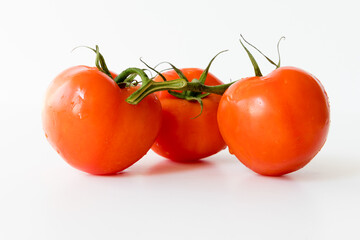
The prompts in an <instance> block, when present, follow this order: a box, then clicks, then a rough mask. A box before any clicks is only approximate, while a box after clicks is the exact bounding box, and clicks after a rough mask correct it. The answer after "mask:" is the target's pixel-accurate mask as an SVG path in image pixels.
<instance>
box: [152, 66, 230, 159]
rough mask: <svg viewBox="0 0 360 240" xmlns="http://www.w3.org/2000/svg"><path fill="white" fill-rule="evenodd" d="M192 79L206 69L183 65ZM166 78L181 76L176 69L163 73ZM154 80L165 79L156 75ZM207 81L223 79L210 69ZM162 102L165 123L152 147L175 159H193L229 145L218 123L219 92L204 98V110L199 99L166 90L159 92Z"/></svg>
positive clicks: (161, 154) (207, 82) (157, 151)
mask: <svg viewBox="0 0 360 240" xmlns="http://www.w3.org/2000/svg"><path fill="white" fill-rule="evenodd" d="M181 71H182V73H183V74H184V75H185V77H186V78H187V79H188V80H189V81H192V80H193V79H199V78H200V76H201V74H202V73H203V71H204V70H202V69H199V68H184V69H181ZM162 74H163V75H164V77H165V78H166V79H167V81H171V80H174V79H178V78H179V76H178V75H177V73H176V72H175V71H174V70H171V71H167V72H164V73H162ZM154 81H159V82H160V81H163V80H162V78H161V77H159V76H157V77H156V78H155V79H154ZM205 84H206V85H211V86H213V85H220V84H222V82H221V81H220V80H219V79H218V78H216V77H215V76H214V75H212V74H211V73H209V74H208V75H207V78H206V80H205ZM156 94H157V96H158V97H159V100H160V102H161V105H162V125H161V127H160V131H159V134H158V136H157V138H156V140H155V143H154V144H153V146H152V150H153V151H154V152H155V153H157V154H159V155H160V156H162V157H165V158H168V159H170V160H173V161H176V162H194V161H198V160H199V159H202V158H206V157H209V156H211V155H213V154H215V153H217V152H219V151H220V150H222V149H224V148H225V147H226V145H225V142H224V140H223V139H222V136H221V134H220V131H219V129H218V123H217V108H218V105H219V102H220V98H221V96H220V95H216V94H210V95H209V96H207V97H205V98H203V99H202V101H203V111H202V113H201V114H200V115H199V113H200V111H201V106H200V104H199V103H198V102H197V101H187V100H185V99H179V98H176V97H174V96H172V95H170V94H169V93H168V92H167V91H162V92H156Z"/></svg>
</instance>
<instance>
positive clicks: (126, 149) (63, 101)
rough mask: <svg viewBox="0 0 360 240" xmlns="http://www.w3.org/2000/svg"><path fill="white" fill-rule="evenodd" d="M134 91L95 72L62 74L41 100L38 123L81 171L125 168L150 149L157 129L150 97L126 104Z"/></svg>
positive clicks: (157, 112)
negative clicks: (40, 120) (41, 123)
mask: <svg viewBox="0 0 360 240" xmlns="http://www.w3.org/2000/svg"><path fill="white" fill-rule="evenodd" d="M135 90H136V89H135V88H123V89H121V88H119V87H118V86H117V84H116V83H115V82H114V80H112V79H111V78H109V77H108V76H106V75H105V74H104V73H102V72H100V71H98V70H97V69H96V68H92V67H86V66H76V67H72V68H69V69H67V70H65V71H64V72H62V73H61V74H60V75H58V76H57V77H56V78H55V79H54V80H53V82H52V83H51V85H50V86H49V88H48V90H47V93H46V97H45V102H44V107H43V112H42V122H43V128H44V131H45V135H46V137H47V139H48V141H49V142H50V144H51V145H52V146H53V147H54V149H55V150H56V151H57V152H58V153H59V154H60V156H61V157H62V158H63V159H65V161H67V162H68V163H69V164H70V165H72V166H73V167H75V168H77V169H79V170H81V171H84V172H87V173H91V174H99V175H102V174H114V173H117V172H120V171H122V170H124V169H126V168H127V167H129V166H131V165H132V164H134V163H135V162H136V161H138V160H139V159H140V158H141V157H142V156H143V155H144V154H146V152H147V151H148V150H149V149H150V147H151V145H152V144H153V142H154V140H155V138H156V136H157V133H158V131H159V129H160V124H161V105H160V102H159V100H158V99H157V97H156V96H155V95H154V94H152V95H149V96H148V97H146V98H145V99H144V100H143V101H142V102H140V103H139V104H138V105H130V104H128V103H126V102H125V99H126V98H127V97H128V96H129V95H130V94H131V93H132V92H134V91H135Z"/></svg>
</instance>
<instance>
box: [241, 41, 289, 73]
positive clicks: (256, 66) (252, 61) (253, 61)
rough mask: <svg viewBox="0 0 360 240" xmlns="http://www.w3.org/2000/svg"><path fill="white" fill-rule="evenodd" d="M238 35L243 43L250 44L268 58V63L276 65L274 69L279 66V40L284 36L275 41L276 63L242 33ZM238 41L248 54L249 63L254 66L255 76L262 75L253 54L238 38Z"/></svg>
mask: <svg viewBox="0 0 360 240" xmlns="http://www.w3.org/2000/svg"><path fill="white" fill-rule="evenodd" d="M240 37H241V38H242V39H243V41H244V42H245V43H247V44H248V45H250V46H251V47H253V48H254V49H255V50H256V51H258V52H259V53H260V54H261V55H262V56H263V57H265V58H266V60H268V62H269V63H270V64H272V65H274V66H275V67H276V69H277V68H279V67H280V63H281V58H280V48H279V47H280V42H281V40H282V39H285V37H284V36H282V37H281V38H280V39H279V41H278V43H277V53H278V58H279V61H278V63H275V62H274V61H272V60H271V59H270V58H269V57H267V56H266V55H265V54H264V53H262V52H261V51H260V50H259V49H258V48H257V47H255V46H254V45H253V44H251V43H249V42H248V41H247V40H246V39H245V38H244V37H243V35H240ZM239 41H240V43H241V45H242V47H243V48H244V49H245V51H246V53H247V54H248V56H249V58H250V61H251V64H252V65H253V68H254V72H255V76H257V77H262V76H263V75H262V73H261V71H260V67H259V65H258V63H257V62H256V60H255V58H254V56H253V55H252V54H251V52H250V51H249V50H248V49H247V47H246V46H245V45H244V43H243V42H242V41H241V39H239Z"/></svg>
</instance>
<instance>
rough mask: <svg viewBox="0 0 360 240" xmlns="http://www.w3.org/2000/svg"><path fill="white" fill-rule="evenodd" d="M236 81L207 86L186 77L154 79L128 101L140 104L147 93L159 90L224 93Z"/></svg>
mask: <svg viewBox="0 0 360 240" xmlns="http://www.w3.org/2000/svg"><path fill="white" fill-rule="evenodd" d="M233 83H234V82H231V83H228V84H223V85H217V86H206V85H204V84H202V83H200V82H188V81H186V80H185V79H182V78H180V79H176V80H172V81H167V82H154V81H152V80H150V81H148V82H147V83H145V84H144V83H143V85H142V86H141V87H140V88H139V89H138V90H136V91H135V92H134V93H133V94H131V95H130V96H129V97H128V98H127V99H126V101H127V102H128V103H130V104H138V103H139V102H140V101H141V100H142V99H144V98H145V97H146V96H147V95H149V94H151V93H154V92H158V91H169V90H177V91H192V92H206V93H214V94H218V95H222V94H223V93H224V92H225V91H226V89H227V88H228V87H229V86H230V85H231V84H233Z"/></svg>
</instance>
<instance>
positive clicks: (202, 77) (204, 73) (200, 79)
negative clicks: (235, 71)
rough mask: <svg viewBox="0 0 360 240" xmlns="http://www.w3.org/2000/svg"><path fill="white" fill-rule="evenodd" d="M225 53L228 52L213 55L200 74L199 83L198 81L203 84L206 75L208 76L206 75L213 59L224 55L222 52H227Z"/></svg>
mask: <svg viewBox="0 0 360 240" xmlns="http://www.w3.org/2000/svg"><path fill="white" fill-rule="evenodd" d="M227 51H229V50H223V51H221V52H219V53H218V54H216V55H215V57H213V58H212V59H211V60H210V62H209V64H208V65H207V67H206V68H205V70H204V71H203V72H202V74H201V76H200V78H199V81H200V82H201V83H205V80H206V77H207V75H208V73H209V69H210V66H211V64H212V62H213V61H214V60H215V58H216V57H217V56H219V55H220V54H221V53H224V52H227Z"/></svg>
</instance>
